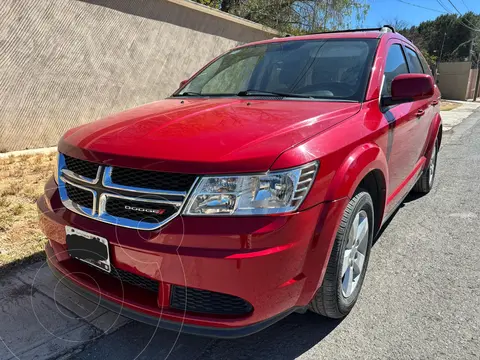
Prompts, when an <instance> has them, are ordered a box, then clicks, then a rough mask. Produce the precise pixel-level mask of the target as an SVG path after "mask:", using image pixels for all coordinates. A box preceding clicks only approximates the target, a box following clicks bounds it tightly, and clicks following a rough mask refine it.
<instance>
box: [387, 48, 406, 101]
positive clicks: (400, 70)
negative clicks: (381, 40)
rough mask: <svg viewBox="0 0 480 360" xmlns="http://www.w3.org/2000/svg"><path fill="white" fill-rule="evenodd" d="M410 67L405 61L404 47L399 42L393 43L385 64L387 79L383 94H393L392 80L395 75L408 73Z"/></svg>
mask: <svg viewBox="0 0 480 360" xmlns="http://www.w3.org/2000/svg"><path fill="white" fill-rule="evenodd" d="M407 73H408V67H407V63H406V62H405V56H404V55H403V50H402V47H401V46H400V45H398V44H394V45H392V47H390V50H389V51H388V56H387V64H386V65H385V80H384V83H383V89H382V96H391V95H392V81H393V79H394V78H395V76H397V75H400V74H407Z"/></svg>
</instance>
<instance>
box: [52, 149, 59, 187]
mask: <svg viewBox="0 0 480 360" xmlns="http://www.w3.org/2000/svg"><path fill="white" fill-rule="evenodd" d="M59 159H60V155H59V153H58V152H57V157H56V158H55V163H54V164H53V178H54V179H55V182H56V183H57V184H58V161H59Z"/></svg>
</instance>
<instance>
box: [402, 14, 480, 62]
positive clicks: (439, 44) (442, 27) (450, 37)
mask: <svg viewBox="0 0 480 360" xmlns="http://www.w3.org/2000/svg"><path fill="white" fill-rule="evenodd" d="M399 32H400V33H401V34H403V35H404V36H405V37H406V38H408V39H409V40H411V41H412V42H413V43H414V44H415V45H416V46H417V47H418V48H419V49H420V50H422V53H423V54H424V55H425V57H426V58H427V60H429V61H432V60H434V59H435V60H436V59H437V58H438V60H440V61H465V60H468V59H469V58H470V57H471V56H470V50H473V52H474V53H476V54H478V53H479V51H480V15H476V14H474V13H473V12H468V13H466V14H464V15H462V16H458V15H456V14H446V15H440V16H439V17H437V18H436V19H435V20H431V21H424V22H422V23H420V24H419V25H418V26H412V27H410V28H405V29H399Z"/></svg>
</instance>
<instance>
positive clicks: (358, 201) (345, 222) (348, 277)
mask: <svg viewBox="0 0 480 360" xmlns="http://www.w3.org/2000/svg"><path fill="white" fill-rule="evenodd" d="M372 240H373V203H372V198H371V197H370V194H369V193H367V192H365V191H361V192H358V193H357V194H356V195H355V196H354V197H353V199H352V200H350V202H349V203H348V205H347V208H346V209H345V212H344V214H343V217H342V221H341V223H340V227H339V229H338V232H337V236H336V238H335V243H334V245H333V249H332V254H331V255H330V260H329V262H328V266H327V271H326V273H325V277H324V279H323V283H322V286H321V287H320V288H319V289H318V291H317V293H316V294H315V296H314V298H313V299H312V301H311V302H310V304H309V309H310V310H311V311H313V312H315V313H317V314H320V315H323V316H327V317H330V318H336V319H338V318H342V317H344V316H346V315H347V314H348V313H349V312H350V310H351V309H352V308H353V306H354V305H355V302H356V301H357V298H358V295H359V293H360V289H361V287H362V284H363V279H364V278H365V272H366V270H367V264H368V259H369V256H370V249H371V247H372Z"/></svg>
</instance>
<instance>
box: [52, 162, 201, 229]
mask: <svg viewBox="0 0 480 360" xmlns="http://www.w3.org/2000/svg"><path fill="white" fill-rule="evenodd" d="M149 179H153V180H154V181H153V182H152V181H149ZM117 181H118V182H117ZM196 182H197V176H196V175H189V174H174V173H161V172H156V171H150V170H135V169H127V168H120V167H113V166H103V165H99V164H95V163H92V162H89V161H84V160H80V159H75V158H72V157H69V156H67V155H63V154H59V161H58V188H59V192H60V198H61V200H62V202H63V204H64V206H65V207H66V208H67V209H69V210H71V211H73V212H76V213H78V214H81V215H84V216H87V217H90V218H93V219H96V220H99V221H102V222H105V223H109V224H114V225H119V226H123V227H127V228H134V229H141V230H154V229H157V228H159V227H161V226H162V225H164V224H166V223H168V222H169V221H171V220H173V218H175V217H176V216H177V215H178V214H179V213H180V211H181V210H182V207H183V205H184V203H185V200H186V199H187V197H188V195H189V193H190V191H191V189H193V187H194V185H195V183H196Z"/></svg>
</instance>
